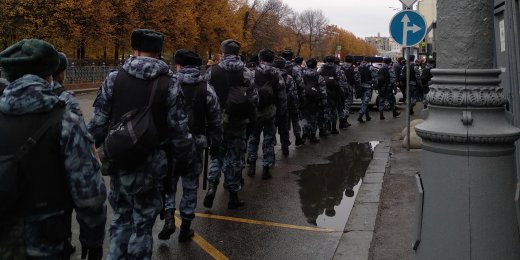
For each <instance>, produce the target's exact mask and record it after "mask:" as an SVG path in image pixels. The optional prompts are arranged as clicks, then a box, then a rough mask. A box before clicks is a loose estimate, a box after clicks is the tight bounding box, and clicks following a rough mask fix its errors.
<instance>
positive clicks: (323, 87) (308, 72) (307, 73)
mask: <svg viewBox="0 0 520 260" xmlns="http://www.w3.org/2000/svg"><path fill="white" fill-rule="evenodd" d="M302 75H303V76H304V77H318V85H319V86H320V93H321V106H323V107H325V106H327V84H326V83H325V79H324V78H323V77H322V76H321V75H320V73H319V72H318V71H317V70H316V69H310V68H305V69H303V71H302Z"/></svg>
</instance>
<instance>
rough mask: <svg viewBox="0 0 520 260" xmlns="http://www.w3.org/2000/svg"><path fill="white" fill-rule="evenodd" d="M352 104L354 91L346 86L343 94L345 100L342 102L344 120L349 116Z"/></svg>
mask: <svg viewBox="0 0 520 260" xmlns="http://www.w3.org/2000/svg"><path fill="white" fill-rule="evenodd" d="M352 103H354V89H353V87H352V86H348V87H347V91H346V93H345V99H344V100H343V116H344V118H345V119H347V118H348V117H349V116H350V108H351V107H352Z"/></svg>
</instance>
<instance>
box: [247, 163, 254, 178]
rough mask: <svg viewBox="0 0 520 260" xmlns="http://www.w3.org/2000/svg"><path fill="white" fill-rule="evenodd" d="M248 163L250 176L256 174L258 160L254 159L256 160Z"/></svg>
mask: <svg viewBox="0 0 520 260" xmlns="http://www.w3.org/2000/svg"><path fill="white" fill-rule="evenodd" d="M247 164H248V165H249V166H248V168H247V175H248V176H249V177H253V176H255V174H256V161H254V162H247Z"/></svg>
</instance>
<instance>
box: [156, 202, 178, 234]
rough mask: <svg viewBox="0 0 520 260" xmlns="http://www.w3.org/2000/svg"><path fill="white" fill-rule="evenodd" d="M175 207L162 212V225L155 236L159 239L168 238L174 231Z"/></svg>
mask: <svg viewBox="0 0 520 260" xmlns="http://www.w3.org/2000/svg"><path fill="white" fill-rule="evenodd" d="M174 212H175V209H173V210H166V211H165V212H164V226H163V228H162V230H161V232H159V235H158V236H157V237H158V238H159V239H160V240H168V239H170V236H171V235H172V234H173V233H175V215H174V214H173V213H174Z"/></svg>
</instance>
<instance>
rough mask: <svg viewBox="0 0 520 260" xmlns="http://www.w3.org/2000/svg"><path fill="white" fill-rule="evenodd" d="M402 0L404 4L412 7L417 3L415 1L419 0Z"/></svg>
mask: <svg viewBox="0 0 520 260" xmlns="http://www.w3.org/2000/svg"><path fill="white" fill-rule="evenodd" d="M399 1H401V3H403V5H404V6H406V8H412V6H413V4H415V2H417V0H399Z"/></svg>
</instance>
